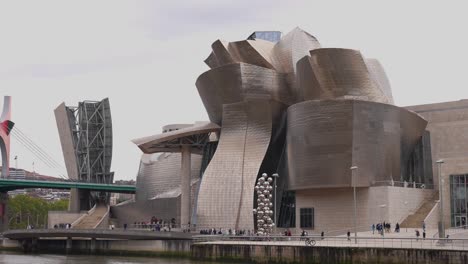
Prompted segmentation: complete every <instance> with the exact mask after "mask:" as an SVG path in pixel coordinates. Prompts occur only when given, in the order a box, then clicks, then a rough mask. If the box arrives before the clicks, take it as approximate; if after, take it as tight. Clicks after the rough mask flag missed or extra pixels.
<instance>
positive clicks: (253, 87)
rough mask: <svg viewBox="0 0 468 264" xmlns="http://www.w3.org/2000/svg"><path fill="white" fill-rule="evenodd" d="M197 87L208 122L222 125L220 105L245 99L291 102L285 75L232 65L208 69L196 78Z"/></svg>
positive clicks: (249, 66)
mask: <svg viewBox="0 0 468 264" xmlns="http://www.w3.org/2000/svg"><path fill="white" fill-rule="evenodd" d="M196 86H197V89H198V92H199V94H200V97H201V99H202V101H203V104H204V105H205V108H206V110H207V112H208V116H209V117H210V120H211V121H212V122H214V123H217V124H221V121H222V120H223V117H222V114H223V105H224V104H232V103H237V102H242V101H245V100H267V101H268V100H271V101H278V102H281V103H283V104H286V105H289V104H291V103H293V95H292V91H290V90H288V88H287V85H286V82H285V79H284V75H282V74H279V73H277V72H276V71H274V70H271V69H267V68H262V67H259V66H255V65H250V64H245V63H235V64H229V65H225V66H221V67H219V68H215V69H212V70H209V71H207V72H205V73H203V74H202V75H200V77H198V79H197V82H196Z"/></svg>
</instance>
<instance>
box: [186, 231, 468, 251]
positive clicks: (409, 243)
mask: <svg viewBox="0 0 468 264" xmlns="http://www.w3.org/2000/svg"><path fill="white" fill-rule="evenodd" d="M306 238H309V239H313V240H315V241H316V244H315V247H365V248H410V249H438V250H468V239H455V238H454V239H451V238H448V239H438V238H425V239H423V238H392V237H389V238H382V237H358V238H357V244H355V243H354V237H350V238H349V239H348V238H347V237H331V236H325V237H320V236H306V237H302V236H268V237H265V236H225V235H199V236H193V240H194V243H215V244H233V245H281V246H306V243H305V239H306Z"/></svg>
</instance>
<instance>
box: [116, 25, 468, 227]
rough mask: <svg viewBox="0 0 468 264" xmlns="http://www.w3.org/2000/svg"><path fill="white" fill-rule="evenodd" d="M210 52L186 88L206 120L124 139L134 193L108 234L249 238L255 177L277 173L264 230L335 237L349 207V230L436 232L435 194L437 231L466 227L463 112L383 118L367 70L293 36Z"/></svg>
mask: <svg viewBox="0 0 468 264" xmlns="http://www.w3.org/2000/svg"><path fill="white" fill-rule="evenodd" d="M211 49H212V51H211V53H210V54H209V55H208V57H207V59H206V60H205V63H206V65H207V66H208V68H209V69H208V70H207V71H206V72H204V73H202V74H201V75H200V76H199V77H198V79H197V80H196V88H197V89H198V92H199V95H200V98H201V100H202V102H203V104H204V106H205V109H206V111H207V114H208V117H209V121H204V122H195V123H194V124H171V125H167V126H165V127H163V129H162V133H158V134H155V135H150V136H146V137H142V138H138V139H135V140H133V142H134V143H135V144H136V145H137V146H138V148H140V149H141V151H142V152H143V154H142V157H141V161H140V167H139V171H138V175H137V194H136V196H135V199H134V200H131V201H127V202H124V203H121V204H118V205H116V206H113V207H112V209H111V211H112V215H113V216H114V217H116V218H117V219H119V222H120V223H134V222H138V221H147V220H149V219H150V218H151V217H152V216H156V217H157V218H159V219H168V220H169V219H173V218H174V219H175V220H176V223H177V224H180V225H181V226H182V227H184V226H189V225H190V227H192V228H195V229H208V228H216V229H218V228H231V229H237V230H242V229H245V230H253V229H255V228H256V223H257V219H256V218H257V217H258V216H257V215H256V214H254V212H253V209H254V208H257V206H258V203H259V202H262V200H259V197H258V193H257V192H256V191H255V189H254V187H255V185H256V182H257V180H258V178H259V177H261V175H262V174H263V173H266V174H268V175H269V176H271V175H273V174H275V173H277V174H278V177H276V178H275V181H274V183H273V185H274V186H276V195H275V196H273V197H272V203H270V204H269V205H266V206H269V207H270V209H269V211H270V213H271V218H272V221H273V222H274V223H275V224H276V226H277V227H278V228H288V229H291V230H293V231H298V230H302V229H306V230H315V231H317V232H320V231H325V232H328V234H333V233H337V234H338V233H345V232H346V231H347V230H350V229H351V230H352V228H353V225H354V224H353V221H354V220H353V219H354V202H356V205H357V206H356V210H357V212H356V217H357V226H358V229H362V230H367V229H369V228H370V226H371V225H372V223H378V222H381V221H386V222H390V223H392V224H396V223H400V225H402V226H405V225H406V226H410V227H411V226H412V225H413V226H414V227H419V226H420V224H421V222H422V221H426V225H427V226H428V227H429V228H430V227H434V228H437V223H438V222H439V221H440V218H439V211H438V208H439V206H440V205H439V204H440V197H439V195H440V194H441V193H442V195H443V198H444V199H443V200H444V203H445V207H444V219H445V224H446V225H447V226H450V225H452V226H456V225H460V224H462V223H466V206H467V199H466V197H465V196H466V186H465V183H467V182H468V179H466V176H467V175H466V174H468V165H466V164H468V162H466V161H468V101H464V100H461V101H457V102H447V103H440V104H431V105H420V106H411V107H399V106H396V105H394V102H393V97H392V90H391V86H390V82H389V80H388V78H387V76H386V74H385V71H384V68H383V67H382V65H381V64H380V63H379V61H378V60H377V59H375V58H366V57H364V56H363V54H361V52H359V51H358V50H353V49H346V48H330V47H323V46H322V45H321V44H320V42H319V41H318V40H317V39H316V38H315V37H314V36H312V35H311V34H309V33H307V32H305V31H304V30H302V29H300V28H295V29H293V30H292V31H291V32H289V33H287V34H285V35H284V34H282V33H281V32H277V31H260V32H254V33H253V34H251V35H250V36H249V37H248V38H247V39H245V40H240V41H233V42H228V41H223V40H216V41H215V42H213V44H212V46H211ZM436 161H439V163H436ZM440 175H442V176H441V177H439V176H440ZM462 180H463V182H462ZM439 184H442V185H443V186H441V187H442V188H440V189H441V190H442V192H441V193H439V187H440V185H439ZM454 188H458V189H457V190H456V191H455V189H454ZM459 189H460V190H459ZM461 189H463V190H465V192H462V191H461ZM354 190H355V191H356V195H355V196H354V193H353V191H354ZM462 194H464V195H462ZM462 196H463V197H462ZM272 204H274V205H272ZM454 206H455V207H456V208H455V207H454ZM274 208H276V210H274ZM457 221H458V222H457ZM463 221H464V222H463Z"/></svg>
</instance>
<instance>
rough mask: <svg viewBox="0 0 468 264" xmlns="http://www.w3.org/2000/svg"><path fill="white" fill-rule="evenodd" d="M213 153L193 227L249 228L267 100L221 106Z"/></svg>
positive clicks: (267, 130) (267, 132) (267, 121)
mask: <svg viewBox="0 0 468 264" xmlns="http://www.w3.org/2000/svg"><path fill="white" fill-rule="evenodd" d="M223 116H224V117H223V127H222V129H221V136H220V140H219V143H218V147H217V150H216V152H215V155H214V156H213V158H212V160H211V162H210V164H209V165H208V167H207V169H206V170H205V173H204V175H203V179H202V182H201V185H200V191H199V196H198V207H197V228H199V229H203V228H213V227H223V228H234V229H253V227H254V222H253V214H252V208H253V195H254V189H253V188H254V186H255V180H256V178H257V176H258V174H259V169H260V166H261V164H262V161H263V159H264V156H265V154H266V151H267V149H268V145H269V142H270V137H271V112H270V108H269V103H268V101H266V100H265V101H264V100H254V101H247V102H240V103H235V104H227V105H225V106H224V113H223Z"/></svg>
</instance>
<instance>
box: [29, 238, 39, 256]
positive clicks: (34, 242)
mask: <svg viewBox="0 0 468 264" xmlns="http://www.w3.org/2000/svg"><path fill="white" fill-rule="evenodd" d="M37 249H38V248H37V238H33V239H32V241H31V252H33V253H36V252H37Z"/></svg>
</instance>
